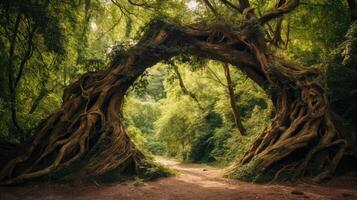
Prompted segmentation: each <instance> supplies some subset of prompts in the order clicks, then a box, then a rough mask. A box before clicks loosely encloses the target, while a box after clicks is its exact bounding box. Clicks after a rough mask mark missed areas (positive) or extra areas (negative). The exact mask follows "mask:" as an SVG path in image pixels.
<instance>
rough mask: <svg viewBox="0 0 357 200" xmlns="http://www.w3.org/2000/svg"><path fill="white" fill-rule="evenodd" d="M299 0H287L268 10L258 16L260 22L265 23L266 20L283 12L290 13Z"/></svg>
mask: <svg viewBox="0 0 357 200" xmlns="http://www.w3.org/2000/svg"><path fill="white" fill-rule="evenodd" d="M299 3H300V0H287V1H286V2H285V3H284V4H282V5H281V6H279V7H277V8H276V9H275V10H274V11H272V12H269V13H267V14H265V15H263V16H262V17H261V18H259V21H260V23H262V24H265V23H267V22H268V21H270V20H272V19H275V18H279V17H281V16H283V15H284V14H287V13H290V12H291V11H293V10H295V8H297V7H298V6H299Z"/></svg>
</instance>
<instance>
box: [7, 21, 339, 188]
mask: <svg viewBox="0 0 357 200" xmlns="http://www.w3.org/2000/svg"><path fill="white" fill-rule="evenodd" d="M257 25H258V22H256V23H252V22H249V23H246V24H244V25H243V26H242V27H240V28H239V29H234V28H233V27H230V26H226V25H222V24H212V25H210V26H208V25H207V24H202V25H196V26H194V27H182V26H179V25H176V24H170V23H167V22H163V21H160V20H154V21H153V22H151V24H150V25H149V26H148V27H147V28H146V30H145V34H144V35H143V36H142V38H141V40H140V41H139V42H138V43H137V44H136V45H135V46H133V47H131V48H129V49H128V50H123V51H122V52H121V53H119V54H118V56H117V58H116V59H114V61H113V62H112V63H111V65H110V66H109V68H108V69H107V70H105V71H99V72H96V73H87V74H85V75H83V76H82V77H81V78H80V79H79V80H78V81H77V82H75V83H74V84H72V85H71V86H69V87H68V88H67V89H66V90H65V92H64V95H63V104H62V106H61V108H60V109H59V110H58V111H57V112H55V113H54V114H52V115H51V116H50V117H49V118H48V119H47V120H46V121H45V122H44V123H42V124H41V125H40V126H39V128H38V129H37V134H36V136H35V137H34V138H33V139H32V140H31V141H29V142H28V143H27V144H24V145H22V146H23V147H24V148H23V149H19V150H17V153H16V156H14V157H13V158H12V159H9V160H7V161H6V162H5V163H4V164H3V163H2V164H1V165H0V166H1V169H0V182H1V183H2V184H12V183H17V182H21V181H24V180H28V179H31V178H35V177H40V176H44V175H48V174H50V173H53V172H55V171H56V170H58V169H60V168H61V167H62V166H66V165H70V164H71V163H73V162H74V161H77V160H79V159H81V158H83V157H84V156H86V157H87V160H88V163H87V165H85V166H84V167H83V169H82V170H81V173H82V174H83V175H84V176H83V177H88V176H89V177H92V176H98V175H101V174H104V173H105V172H108V171H110V170H113V169H118V168H121V169H125V168H130V169H137V168H138V167H139V166H140V164H141V162H142V161H143V160H144V156H143V155H142V154H141V153H140V152H139V151H138V150H137V149H136V147H135V146H134V145H133V143H132V142H131V141H130V139H129V137H128V136H127V134H126V132H125V130H124V127H123V125H122V121H121V112H120V109H121V106H122V103H123V100H124V95H125V93H126V91H127V90H128V88H129V87H130V86H131V85H132V84H133V82H134V81H135V80H136V79H137V78H138V77H139V76H140V75H141V74H142V73H143V72H144V71H145V69H146V68H148V67H151V66H153V65H155V64H156V63H158V62H160V61H162V60H168V59H170V58H171V57H173V56H175V55H178V54H191V55H194V56H200V57H205V58H208V59H214V60H219V61H222V62H225V63H230V64H232V65H234V66H238V67H239V68H240V69H241V70H242V71H243V72H245V73H246V74H247V75H248V77H250V78H251V79H252V80H254V81H255V82H256V83H257V84H258V85H260V86H261V87H262V88H264V89H265V90H266V91H267V92H269V93H270V94H271V97H272V100H273V102H274V105H275V108H276V116H275V118H274V119H273V121H272V123H271V125H270V126H269V127H267V128H266V129H265V130H264V132H263V133H262V134H261V136H260V137H259V138H258V139H257V141H256V142H255V143H254V144H253V146H252V148H251V150H250V151H249V152H247V154H246V156H245V157H244V159H243V160H242V164H247V163H251V164H252V165H253V166H254V167H253V168H254V170H256V171H258V172H261V173H263V172H265V171H266V170H267V169H269V168H271V167H272V165H273V164H275V163H278V162H279V161H283V160H289V158H291V157H292V155H294V153H295V152H297V151H299V150H305V151H306V156H304V157H302V158H301V159H300V160H298V163H299V167H298V168H297V169H298V170H297V172H298V173H297V175H303V174H304V172H305V169H308V168H307V166H308V165H309V164H310V163H311V162H312V161H313V160H314V161H316V160H317V161H319V162H320V164H321V165H320V166H321V170H322V173H321V174H320V175H319V176H317V178H318V179H320V178H324V177H326V176H327V175H330V174H331V173H332V172H333V171H334V169H335V168H336V166H337V164H338V162H339V160H340V158H341V156H342V154H343V152H344V149H345V147H346V143H345V141H343V140H340V139H339V135H338V134H337V132H336V130H335V128H334V125H333V123H332V121H331V115H330V110H329V104H328V100H327V98H326V92H325V89H324V87H323V86H324V82H323V79H322V76H321V73H320V71H319V70H318V69H316V68H304V67H299V66H296V65H293V64H289V63H287V62H285V61H282V60H281V59H278V58H276V57H273V56H271V55H269V54H268V53H267V50H266V49H265V46H264V45H265V44H264V42H262V41H263V39H264V38H258V39H256V38H254V35H257V33H255V32H256V30H257V29H256V26H257ZM258 35H259V34H258ZM326 152H329V153H326ZM329 156H332V159H329V158H328V157H329ZM316 158H319V159H316ZM0 160H1V159H0ZM294 162H295V161H294ZM322 164H323V165H322Z"/></svg>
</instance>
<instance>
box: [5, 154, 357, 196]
mask: <svg viewBox="0 0 357 200" xmlns="http://www.w3.org/2000/svg"><path fill="white" fill-rule="evenodd" d="M158 161H159V162H161V163H163V164H164V165H167V166H169V167H171V168H174V169H177V170H179V171H180V173H179V174H178V175H177V176H172V177H168V178H161V179H158V180H156V181H152V182H144V183H140V184H137V183H136V184H134V182H126V183H118V184H112V185H104V186H98V185H94V184H93V185H86V186H76V187H71V186H68V185H58V184H51V185H45V184H40V185H34V186H26V187H19V186H16V187H0V200H122V199H125V200H130V199H135V200H136V199H143V200H146V199H147V200H161V199H165V200H179V199H193V200H199V199H202V200H211V199H212V200H230V199H232V200H233V199H241V200H259V199H261V200H280V199H282V200H289V199H324V200H325V199H331V200H339V199H341V200H347V199H356V200H357V178H354V179H351V177H340V178H337V179H335V180H334V181H332V182H330V183H329V184H327V185H325V186H316V185H308V184H298V185H295V186H293V185H257V184H251V183H245V182H240V181H235V180H229V179H225V178H222V176H221V173H222V171H221V170H219V169H216V168H213V167H210V166H207V165H202V164H181V163H179V162H176V161H173V160H167V159H163V158H158Z"/></svg>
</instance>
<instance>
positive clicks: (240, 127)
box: [223, 64, 246, 135]
mask: <svg viewBox="0 0 357 200" xmlns="http://www.w3.org/2000/svg"><path fill="white" fill-rule="evenodd" d="M223 69H224V75H225V77H226V81H227V90H228V95H229V102H230V104H231V108H232V113H233V116H234V123H235V125H236V127H237V129H238V130H239V133H240V134H241V135H245V134H246V130H245V128H244V126H243V124H242V119H241V116H240V113H239V109H238V106H237V103H236V98H235V94H234V88H233V84H232V80H231V73H230V71H229V66H228V64H223Z"/></svg>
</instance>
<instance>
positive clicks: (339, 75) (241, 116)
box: [0, 0, 357, 184]
mask: <svg viewBox="0 0 357 200" xmlns="http://www.w3.org/2000/svg"><path fill="white" fill-rule="evenodd" d="M0 15H1V17H0V47H1V48H0V67H1V68H0V130H1V131H0V183H2V184H12V183H18V182H22V181H26V180H28V179H33V178H38V177H42V176H49V175H50V176H53V177H56V176H55V175H56V173H59V174H61V173H68V174H72V173H76V174H78V171H80V170H78V169H77V170H74V168H81V169H82V168H83V170H82V171H81V173H79V175H78V176H80V177H98V176H103V175H105V174H106V173H108V172H112V171H113V170H118V171H119V173H124V174H125V173H142V171H145V169H147V168H151V169H152V168H155V166H154V164H152V163H151V162H150V161H149V160H150V155H164V156H169V157H175V158H178V159H181V160H183V161H186V162H207V163H211V164H215V165H218V166H230V168H229V171H228V172H227V176H229V177H233V178H241V179H244V180H248V181H266V180H272V179H279V180H293V179H297V178H301V177H305V176H308V177H312V178H314V180H315V181H321V180H323V179H325V178H329V177H330V176H331V175H334V173H335V172H336V169H338V166H341V165H349V164H350V163H344V162H345V160H348V159H346V158H349V159H350V158H351V157H353V159H356V156H357V151H356V144H357V140H356V138H357V137H356V128H357V127H356V124H357V117H356V115H355V114H354V113H355V112H356V111H357V110H356V109H357V104H356V103H357V101H356V100H357V99H356V98H357V88H356V86H357V67H356V62H357V57H356V55H357V54H356V51H357V50H356V49H357V44H356V41H357V40H356V38H357V24H356V18H357V10H356V2H355V1H354V0H336V1H330V0H300V1H299V0H249V1H248V0H239V1H230V0H135V1H134V0H111V1H109V0H73V1H59V0H53V1H50V0H31V1H21V0H3V1H1V2H0ZM73 166H75V167H73ZM71 167H72V168H71ZM295 169H296V170H295ZM145 173H146V172H145ZM53 174H54V175H53Z"/></svg>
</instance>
